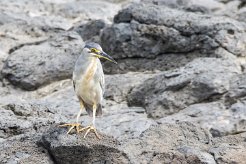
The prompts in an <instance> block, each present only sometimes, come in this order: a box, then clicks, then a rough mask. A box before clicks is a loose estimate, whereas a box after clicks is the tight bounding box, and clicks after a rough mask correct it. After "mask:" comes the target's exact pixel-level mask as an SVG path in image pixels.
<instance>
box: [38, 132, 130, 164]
mask: <svg viewBox="0 0 246 164" xmlns="http://www.w3.org/2000/svg"><path fill="white" fill-rule="evenodd" d="M66 131H67V130H66V129H64V128H57V127H53V128H51V129H50V130H49V131H48V132H47V134H44V136H43V137H42V140H41V144H42V145H43V146H44V147H45V148H46V149H48V151H49V153H50V154H51V156H52V157H53V158H54V160H55V162H56V163H61V164H63V163H74V164H77V163H78V164H80V163H117V164H120V163H128V162H129V160H128V158H127V156H126V155H125V153H124V152H122V151H120V150H119V149H118V147H119V144H120V143H119V142H118V141H117V140H115V139H113V138H112V137H108V136H106V135H103V134H100V137H101V140H99V139H98V138H97V137H96V136H95V135H94V134H93V133H90V134H89V136H88V137H87V138H85V139H84V138H83V134H79V135H77V134H73V135H67V134H66Z"/></svg>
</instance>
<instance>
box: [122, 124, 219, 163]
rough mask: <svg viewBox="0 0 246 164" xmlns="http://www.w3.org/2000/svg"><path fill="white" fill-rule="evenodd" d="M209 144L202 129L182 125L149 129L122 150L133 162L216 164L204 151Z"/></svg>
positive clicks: (123, 146)
mask: <svg viewBox="0 0 246 164" xmlns="http://www.w3.org/2000/svg"><path fill="white" fill-rule="evenodd" d="M208 143H209V138H208V136H207V135H206V133H205V132H204V130H203V129H201V128H199V127H197V126H195V125H193V124H191V123H185V122H183V123H178V124H162V125H158V126H152V127H150V128H149V129H148V130H146V131H145V132H143V133H142V135H141V136H140V137H139V138H136V139H133V140H129V141H127V142H126V143H123V144H122V147H121V149H123V150H125V152H126V154H127V155H128V156H129V159H130V160H131V162H132V163H139V161H141V162H142V163H203V162H205V163H206V162H207V163H215V161H214V160H213V159H212V156H211V155H210V154H209V153H207V152H206V149H207V148H208V147H209V146H210V145H209V144H208ZM191 150H194V151H191Z"/></svg>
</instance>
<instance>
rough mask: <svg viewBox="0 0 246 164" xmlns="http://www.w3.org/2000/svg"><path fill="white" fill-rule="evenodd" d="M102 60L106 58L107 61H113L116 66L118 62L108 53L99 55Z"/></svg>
mask: <svg viewBox="0 0 246 164" xmlns="http://www.w3.org/2000/svg"><path fill="white" fill-rule="evenodd" d="M98 56H99V57H100V58H104V59H106V60H109V61H111V62H113V63H115V64H117V62H116V61H115V60H114V59H113V58H112V57H111V56H109V55H108V54H107V53H106V52H103V51H102V52H100V53H99V55H98Z"/></svg>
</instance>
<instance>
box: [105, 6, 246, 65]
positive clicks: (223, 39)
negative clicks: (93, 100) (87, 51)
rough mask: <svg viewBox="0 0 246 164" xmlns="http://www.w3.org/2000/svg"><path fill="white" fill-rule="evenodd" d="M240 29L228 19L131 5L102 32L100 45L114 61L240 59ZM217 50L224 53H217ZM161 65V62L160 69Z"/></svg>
mask: <svg viewBox="0 0 246 164" xmlns="http://www.w3.org/2000/svg"><path fill="white" fill-rule="evenodd" d="M163 15H165V16H164V17H163ZM244 29H245V26H244V24H242V23H240V22H237V21H235V20H232V19H229V18H224V17H212V16H209V15H201V14H194V13H190V12H184V11H179V10H176V9H170V8H167V7H164V6H157V5H151V4H135V5H131V6H129V7H128V8H126V9H123V10H121V11H120V12H119V13H118V14H117V15H116V16H115V18H114V24H113V25H112V26H111V27H108V28H106V29H104V30H103V33H102V36H101V42H102V46H103V48H104V49H105V51H106V52H109V54H111V55H112V56H113V57H114V58H116V59H118V60H117V61H120V60H122V59H125V58H137V59H138V58H139V59H142V58H144V59H155V58H156V57H158V56H160V55H163V54H166V55H167V56H168V55H169V54H176V53H178V54H180V55H182V54H187V53H196V54H200V55H203V56H214V57H216V56H220V57H221V56H222V57H225V54H226V53H229V54H231V55H234V56H243V55H244V54H245V51H246V49H245V46H244V45H245V42H246V37H245V36H246V35H245V31H244ZM220 49H223V50H224V52H223V53H221V51H219V50H220ZM200 55H198V56H200ZM187 57H189V56H187ZM168 61H170V60H168ZM149 62H152V60H149ZM143 63H144V62H142V64H143ZM145 64H146V65H148V63H144V64H143V65H145ZM165 64H167V63H166V62H165V61H163V63H162V66H165ZM120 66H121V65H120ZM152 66H153V67H152V69H155V68H156V67H155V65H154V64H153V65H152ZM132 67H134V66H132ZM147 68H148V67H147ZM157 68H158V67H157Z"/></svg>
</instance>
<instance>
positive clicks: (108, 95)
mask: <svg viewBox="0 0 246 164" xmlns="http://www.w3.org/2000/svg"><path fill="white" fill-rule="evenodd" d="M154 75H155V74H150V73H133V72H131V73H127V74H118V75H106V76H105V83H106V86H105V93H104V97H105V99H107V100H113V101H115V102H117V103H120V102H123V101H126V99H127V95H128V94H129V92H130V91H131V90H132V89H133V88H135V87H136V86H138V85H140V84H141V83H142V82H143V81H145V80H146V79H148V78H151V77H153V76H154Z"/></svg>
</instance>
